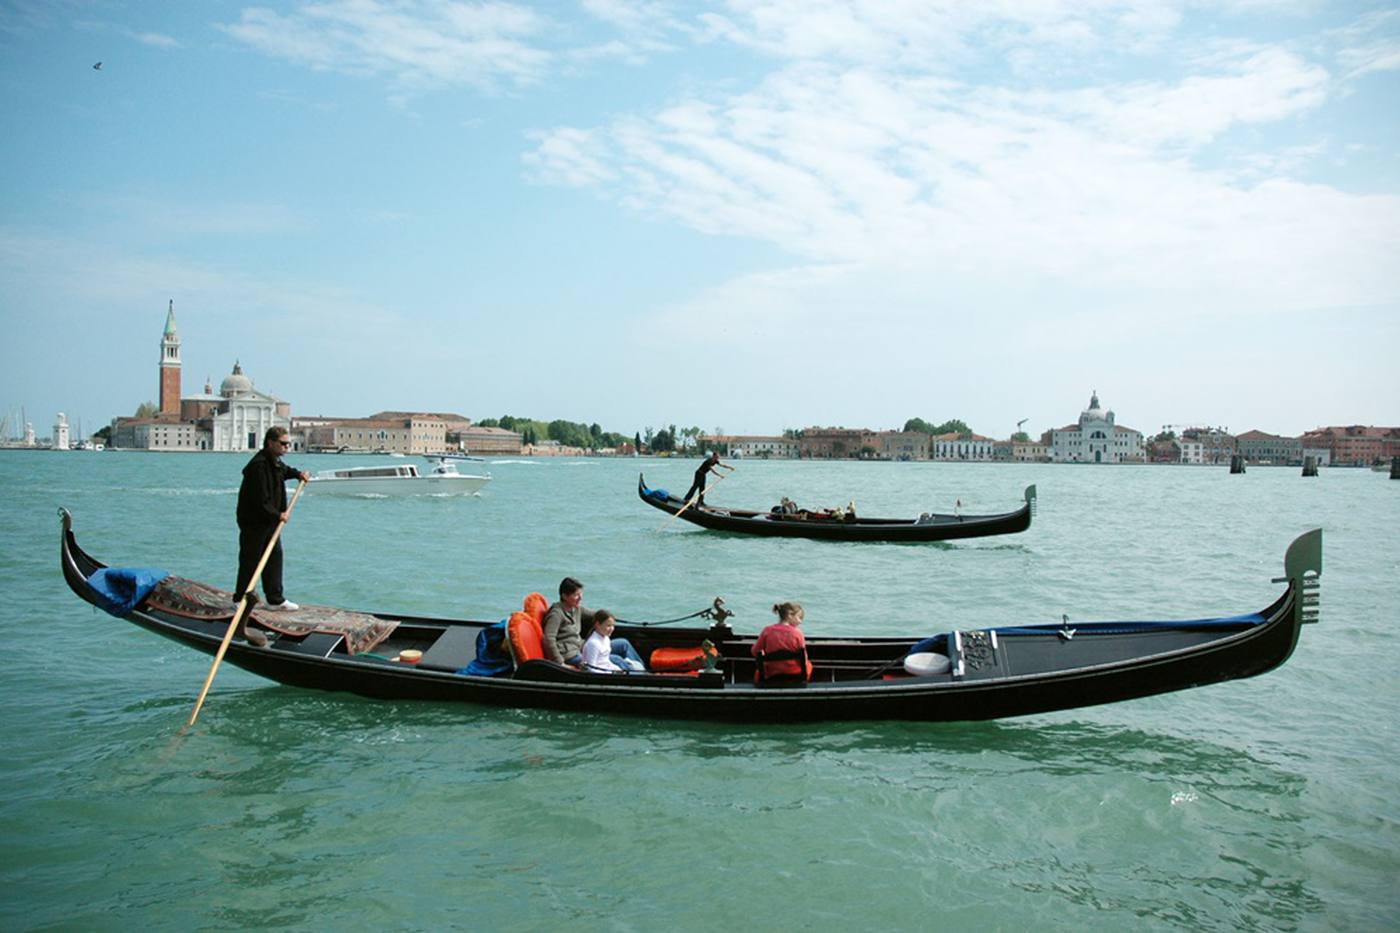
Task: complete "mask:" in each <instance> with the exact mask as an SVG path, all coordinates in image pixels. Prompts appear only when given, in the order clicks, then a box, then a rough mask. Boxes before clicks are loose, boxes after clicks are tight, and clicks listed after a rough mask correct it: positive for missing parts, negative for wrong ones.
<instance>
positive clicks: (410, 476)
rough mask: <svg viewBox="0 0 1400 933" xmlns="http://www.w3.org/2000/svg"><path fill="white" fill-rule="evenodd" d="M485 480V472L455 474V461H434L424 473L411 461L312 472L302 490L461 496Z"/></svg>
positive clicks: (351, 494)
mask: <svg viewBox="0 0 1400 933" xmlns="http://www.w3.org/2000/svg"><path fill="white" fill-rule="evenodd" d="M489 482H491V475H490V474H489V473H488V474H481V475H478V474H474V473H459V472H457V466H456V464H453V463H449V462H447V461H438V463H437V464H435V465H434V466H433V467H432V468H431V469H430V470H428V472H426V473H424V472H421V471H420V470H419V469H418V466H417V464H413V463H403V464H397V465H395V466H358V467H345V468H343V469H339V470H322V471H321V472H319V473H316V474H314V475H312V477H311V480H310V481H309V482H308V483H307V484H306V492H308V493H310V492H315V493H334V494H339V495H342V496H465V495H471V494H474V493H476V492H477V491H479V490H480V489H481V487H482V486H485V485H486V484H487V483H489Z"/></svg>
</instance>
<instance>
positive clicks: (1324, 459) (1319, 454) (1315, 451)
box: [1303, 444, 1332, 467]
mask: <svg viewBox="0 0 1400 933" xmlns="http://www.w3.org/2000/svg"><path fill="white" fill-rule="evenodd" d="M1309 457H1312V458H1313V463H1315V464H1317V465H1318V466H1320V467H1325V466H1331V465H1332V448H1330V447H1308V446H1307V445H1306V444H1304V445H1303V462H1304V463H1307V461H1308V458H1309Z"/></svg>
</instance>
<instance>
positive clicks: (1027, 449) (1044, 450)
mask: <svg viewBox="0 0 1400 933" xmlns="http://www.w3.org/2000/svg"><path fill="white" fill-rule="evenodd" d="M1011 459H1012V460H1014V461H1016V462H1017V463H1043V462H1044V461H1046V460H1049V459H1050V448H1049V447H1047V446H1046V445H1045V444H1042V443H1037V442H1036V441H1012V442H1011Z"/></svg>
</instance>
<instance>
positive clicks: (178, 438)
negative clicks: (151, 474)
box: [111, 301, 297, 451]
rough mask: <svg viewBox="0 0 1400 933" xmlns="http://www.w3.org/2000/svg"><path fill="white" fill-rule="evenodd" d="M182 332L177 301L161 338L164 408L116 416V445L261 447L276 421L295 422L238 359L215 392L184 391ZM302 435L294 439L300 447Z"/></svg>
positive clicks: (140, 447) (283, 404)
mask: <svg viewBox="0 0 1400 933" xmlns="http://www.w3.org/2000/svg"><path fill="white" fill-rule="evenodd" d="M180 369H181V363H180V334H179V332H178V330H177V328H176V326H175V302H174V301H171V302H170V305H169V307H168V308H167V310H166V314H165V327H164V328H163V329H162V331H161V339H160V407H159V408H158V409H157V411H156V414H155V416H154V417H152V418H113V419H112V433H111V446H113V447H120V448H134V449H138V450H223V451H235V450H257V449H258V448H260V447H261V446H262V439H263V435H264V434H265V433H266V431H267V429H268V428H271V427H272V426H274V425H277V426H279V427H284V428H290V427H291V423H292V420H291V406H290V405H289V404H288V403H287V402H284V401H283V400H281V399H279V398H277V397H276V396H273V395H268V394H267V393H265V392H259V391H258V390H257V389H255V388H254V387H253V380H252V379H251V378H249V377H248V376H247V375H245V374H244V372H243V367H242V366H241V365H240V364H239V363H238V361H237V360H235V361H234V364H233V372H232V373H230V374H229V375H228V376H227V377H226V378H225V379H224V381H223V382H222V383H221V384H220V386H219V393H218V394H217V395H215V394H214V393H213V391H212V390H211V388H210V386H209V384H208V383H207V382H206V383H205V385H204V392H203V393H201V394H199V395H193V396H189V397H181V395H180ZM296 440H297V439H296V438H295V437H294V438H293V442H294V447H295V446H297V445H296V443H295V442H296Z"/></svg>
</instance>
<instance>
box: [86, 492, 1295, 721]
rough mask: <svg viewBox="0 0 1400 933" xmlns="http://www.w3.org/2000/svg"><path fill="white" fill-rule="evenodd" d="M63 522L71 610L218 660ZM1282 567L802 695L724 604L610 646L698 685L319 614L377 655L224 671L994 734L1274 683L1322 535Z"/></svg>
mask: <svg viewBox="0 0 1400 933" xmlns="http://www.w3.org/2000/svg"><path fill="white" fill-rule="evenodd" d="M60 515H61V518H62V545H61V560H62V569H63V576H64V579H65V580H66V581H67V583H68V585H69V587H71V588H72V590H73V592H74V593H76V594H77V595H78V596H79V597H81V598H82V599H84V600H86V601H87V602H90V603H92V604H93V605H95V606H99V607H100V608H104V609H106V610H107V611H108V612H111V613H112V614H113V615H116V616H118V617H119V618H124V619H126V620H127V621H130V622H134V623H135V624H137V625H139V626H141V627H142V628H144V629H147V630H149V631H152V632H155V633H156V634H158V635H163V636H165V637H166V638H170V639H172V640H175V641H178V642H181V643H183V644H186V645H189V646H190V647H193V648H195V649H198V650H200V651H203V652H205V653H208V654H213V653H214V652H215V651H216V649H217V648H218V646H219V643H220V640H221V639H222V638H223V635H224V633H225V632H226V631H227V629H228V622H229V619H230V618H231V616H232V611H233V606H232V604H231V603H230V602H229V601H228V600H229V594H227V593H220V592H219V591H217V590H214V589H213V588H212V587H207V586H204V585H202V584H197V583H195V582H194V581H190V580H185V579H183V578H179V577H167V578H165V579H164V580H162V581H161V583H160V584H158V585H157V586H156V588H155V589H149V588H148V587H146V586H143V587H141V588H140V590H136V591H133V592H131V593H129V594H128V596H127V598H128V602H126V603H121V604H116V605H114V604H113V600H112V597H111V595H103V591H102V590H101V589H99V587H98V578H100V577H108V578H110V577H122V576H123V574H124V573H126V575H127V576H130V577H139V576H140V574H139V573H131V572H123V571H118V570H112V569H110V568H107V567H106V566H105V565H104V564H102V563H99V562H98V561H97V560H95V559H93V558H92V557H90V556H88V554H86V553H85V552H84V551H83V550H82V548H80V547H79V546H78V542H77V540H76V538H75V536H74V533H73V529H72V519H71V516H70V515H69V513H68V512H67V511H66V510H60ZM1284 566H1285V576H1283V577H1280V578H1278V579H1277V580H1276V581H1275V582H1281V583H1286V584H1287V588H1286V589H1285V590H1284V592H1283V593H1282V594H1281V595H1280V596H1279V597H1278V599H1277V600H1275V601H1274V603H1273V604H1272V605H1270V606H1269V607H1267V608H1265V609H1263V610H1261V611H1259V612H1254V613H1249V614H1245V615H1236V616H1228V617H1222V618H1213V619H1196V620H1191V621H1185V622H1093V623H1072V624H1071V623H1069V622H1068V621H1065V622H1062V623H1060V624H1050V625H1010V626H1005V627H998V628H989V629H980V630H972V631H963V630H952V631H945V632H940V633H925V634H921V635H918V636H915V637H902V638H900V637H857V638H839V637H831V638H828V637H809V638H808V639H807V653H808V656H809V659H810V661H811V664H812V674H811V679H810V681H807V682H802V683H793V684H786V685H782V684H780V685H768V684H764V685H760V684H756V683H755V665H754V660H753V658H752V657H751V654H750V649H751V648H752V646H753V644H754V636H752V635H742V634H736V633H735V632H733V631H732V630H731V629H730V626H729V624H728V621H727V616H728V615H730V613H729V612H728V611H727V610H725V609H724V608H723V603H722V600H719V599H716V600H715V604H714V606H713V607H710V608H707V609H705V610H703V611H702V612H700V613H697V614H696V615H697V617H703V618H706V619H707V620H709V622H710V624H709V625H708V627H703V626H700V625H693V626H690V627H682V628H671V627H666V626H660V625H647V624H644V623H636V624H622V625H619V626H618V629H617V634H618V635H619V636H625V637H627V638H629V639H631V641H632V643H633V645H634V646H636V647H637V648H638V649H639V650H640V651H641V653H642V655H643V657H648V658H650V659H651V663H652V665H653V667H655V666H658V663H659V662H658V658H659V657H660V654H658V653H656V652H658V649H668V651H669V654H670V656H672V657H674V656H676V655H680V656H685V655H686V654H687V653H688V652H693V655H692V656H693V657H696V658H701V659H702V660H701V661H700V663H698V664H696V665H694V666H695V667H698V668H700V669H697V670H684V669H683V670H677V671H674V672H654V671H653V672H648V673H637V674H599V673H589V672H585V671H579V670H575V669H573V668H570V667H566V666H563V665H559V664H554V663H552V662H550V661H547V660H544V659H542V658H540V657H531V656H530V648H531V645H530V644H529V638H528V637H526V636H528V635H529V634H530V632H531V629H530V628H529V625H528V624H527V621H528V615H527V613H525V612H520V613H515V614H513V615H512V616H511V622H510V627H512V628H511V636H510V639H509V640H511V641H514V640H515V635H516V634H520V635H522V638H521V644H520V646H518V647H517V648H516V649H513V653H514V654H515V658H514V661H513V662H510V661H508V662H507V663H506V664H505V666H504V669H503V670H502V671H501V672H500V673H499V674H497V675H495V676H489V675H486V674H477V673H467V671H470V670H472V669H473V661H481V660H485V659H484V658H478V645H479V644H481V643H482V642H483V641H486V642H487V643H488V645H489V639H486V638H484V637H483V634H482V633H483V631H485V630H487V629H492V628H494V627H496V626H499V625H500V624H501V623H491V622H470V621H458V620H452V619H436V618H423V617H416V616H392V615H385V614H367V613H349V612H345V611H344V610H332V609H325V607H321V609H322V610H324V611H325V612H328V613H332V614H334V613H340V614H342V615H344V616H348V617H350V618H360V619H362V620H363V621H367V622H368V623H369V626H368V629H365V628H360V629H358V630H357V631H358V632H359V633H360V634H363V633H364V631H366V630H370V631H372V632H373V633H374V636H375V637H376V638H378V639H379V641H378V642H377V643H375V644H374V645H373V647H372V650H366V649H365V645H364V644H359V645H355V644H354V643H353V641H352V640H351V639H350V638H349V637H348V636H347V635H345V634H343V633H341V632H336V631H310V632H303V633H300V634H291V633H284V634H275V633H274V634H275V637H274V638H273V639H272V640H271V642H270V643H269V644H268V645H267V646H266V647H253V646H252V645H250V644H248V643H246V642H244V641H241V640H235V641H233V642H232V643H231V644H230V646H229V649H228V654H227V656H226V660H228V661H229V662H230V663H232V664H235V665H237V666H238V667H241V668H243V669H244V670H247V671H250V672H252V673H254V674H258V675H260V676H262V677H266V678H268V679H269V680H273V681H276V682H278V683H281V684H287V685H290V686H295V687H306V688H314V689H319V690H332V691H343V692H348V693H354V694H359V695H361V696H367V697H375V698H379V699H386V700H435V701H462V702H468V703H479V704H494V705H498V706H507V707H542V708H552V709H558V710H566V711H570V712H573V713H586V712H595V713H632V714H637V715H641V716H647V717H666V718H675V719H694V720H716V721H737V722H757V721H768V722H803V721H808V722H811V721H833V720H919V721H961V720H985V719H997V718H1002V717H1009V716H1023V715H1028V714H1033V713H1045V712H1050V711H1053V710H1063V709H1072V708H1076V707H1083V706H1093V705H1096V704H1102V703H1115V702H1118V701H1121V700H1131V699H1135V698H1137V697H1145V696H1152V695H1155V694H1159V693H1167V692H1170V691H1174V690H1184V689H1186V688H1188V687H1199V686H1203V685H1206V684H1213V683H1219V682H1221V681H1226V680H1235V679H1238V678H1243V677H1252V676H1254V675H1256V674H1262V673H1264V672H1265V671H1269V670H1272V669H1273V668H1275V667H1278V666H1279V665H1280V664H1282V663H1283V662H1284V661H1285V660H1287V659H1288V656H1289V655H1290V654H1291V653H1292V651H1293V647H1294V645H1295V644H1296V643H1297V640H1298V633H1299V629H1300V626H1301V625H1302V623H1304V622H1311V621H1315V620H1316V615H1317V609H1316V605H1317V595H1318V594H1317V586H1318V575H1319V573H1320V572H1321V569H1322V532H1321V530H1320V529H1319V530H1314V531H1310V532H1308V533H1306V534H1304V535H1302V536H1301V537H1299V538H1298V539H1297V540H1295V541H1294V542H1293V543H1292V545H1290V547H1289V548H1288V553H1287V555H1286V557H1285V559H1284ZM154 576H157V575H153V577H154ZM143 590H144V593H143V592H142V591H143ZM199 593H203V594H205V595H206V597H207V596H208V595H209V594H213V595H214V596H215V597H217V598H214V599H208V598H206V599H203V600H202V601H201V600H200V599H198V598H195V597H196V595H197V594H199ZM182 600H183V602H182ZM303 610H310V611H311V612H312V613H314V612H316V611H319V610H317V609H315V607H303ZM300 615H302V613H296V612H294V613H264V614H261V615H260V614H259V613H258V611H257V610H256V608H255V609H254V611H253V618H254V620H255V621H258V622H261V623H264V624H266V625H270V626H273V627H278V626H280V627H281V628H282V629H286V628H288V626H289V624H288V623H287V622H285V621H283V619H282V617H284V616H285V617H292V618H293V619H295V617H297V616H300ZM522 617H524V618H522ZM517 622H519V623H520V625H519V626H518V628H517V627H516V624H517ZM535 625H536V626H538V622H537V621H536V622H535ZM292 627H294V626H292ZM535 637H536V638H537V637H538V633H537V632H536V633H535ZM707 645H708V646H709V649H708V650H707V648H706V646H707ZM534 647H535V649H536V650H537V648H538V643H537V642H536V644H535V646H534ZM352 650H353V651H355V653H353V654H352V653H351V651H352ZM414 652H421V658H417V659H416V661H417V663H404V660H403V659H406V658H408V657H410V656H411V655H412V653H414ZM706 655H708V657H705V656H706ZM396 659H397V660H396Z"/></svg>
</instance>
